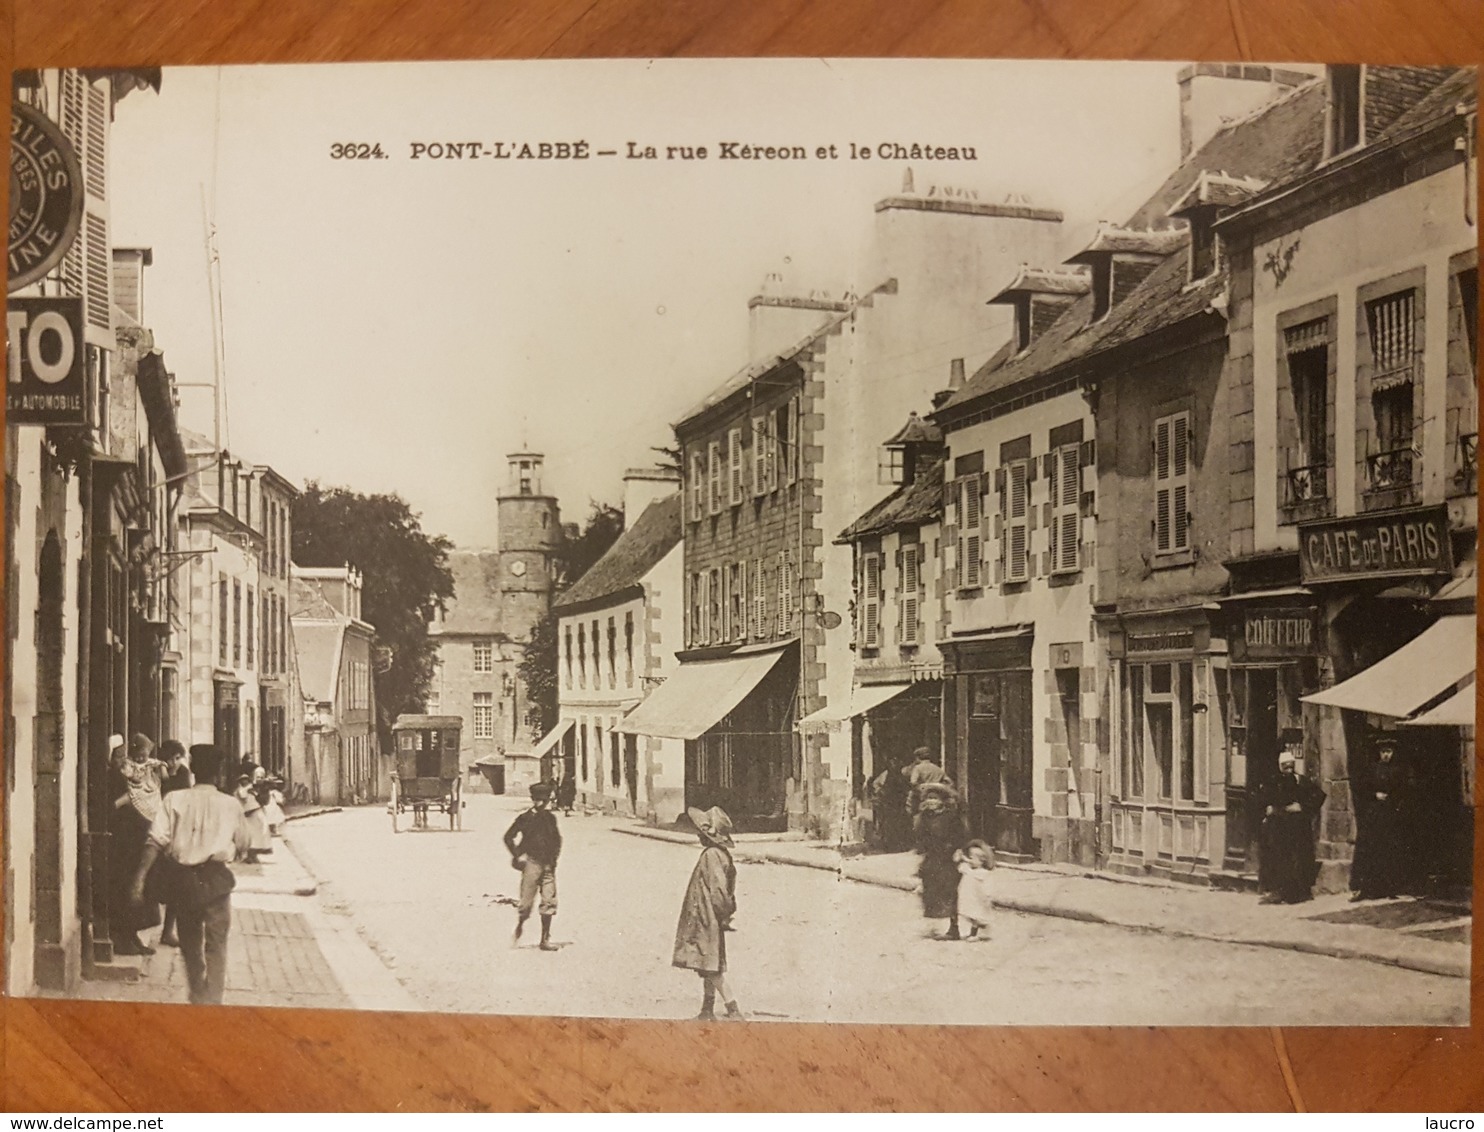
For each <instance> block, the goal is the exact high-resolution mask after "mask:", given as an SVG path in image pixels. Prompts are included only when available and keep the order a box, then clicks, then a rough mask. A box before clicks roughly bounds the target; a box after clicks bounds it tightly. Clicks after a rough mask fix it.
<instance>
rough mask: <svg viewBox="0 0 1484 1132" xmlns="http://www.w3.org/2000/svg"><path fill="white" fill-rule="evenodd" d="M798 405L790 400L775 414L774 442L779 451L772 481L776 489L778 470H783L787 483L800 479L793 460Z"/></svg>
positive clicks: (775, 458) (775, 460)
mask: <svg viewBox="0 0 1484 1132" xmlns="http://www.w3.org/2000/svg"><path fill="white" fill-rule="evenodd" d="M797 404H798V403H797V402H796V401H794V400H792V399H790V400H789V402H788V404H786V405H780V406H779V407H778V409H777V410H776V411H775V412H774V413H773V442H774V445H775V446H776V447H777V449H778V454H777V455H776V456H775V457H774V462H775V471H774V473H773V481H772V486H774V487H776V486H777V483H778V472H777V470H776V469H782V471H783V479H784V482H786V483H793V482H794V480H796V479H797V478H798V474H797V472H796V471H795V470H794V459H793V457H794V447H795V446H794V442H793V435H794V434H793V423H794V410H795V409H796V407H797Z"/></svg>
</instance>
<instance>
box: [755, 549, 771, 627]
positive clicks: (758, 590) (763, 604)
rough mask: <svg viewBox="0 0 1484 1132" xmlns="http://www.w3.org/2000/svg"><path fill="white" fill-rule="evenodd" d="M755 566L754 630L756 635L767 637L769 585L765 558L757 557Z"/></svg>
mask: <svg viewBox="0 0 1484 1132" xmlns="http://www.w3.org/2000/svg"><path fill="white" fill-rule="evenodd" d="M754 566H755V568H756V569H755V574H754V583H753V587H752V605H753V628H752V632H753V635H754V636H757V637H766V636H767V635H768V587H767V579H766V577H765V576H764V573H763V560H762V559H761V558H759V559H757V560H756V561H755V563H754Z"/></svg>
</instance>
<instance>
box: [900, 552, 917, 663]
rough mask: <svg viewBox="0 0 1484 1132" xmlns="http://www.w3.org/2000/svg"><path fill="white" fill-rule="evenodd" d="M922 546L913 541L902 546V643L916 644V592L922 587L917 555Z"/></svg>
mask: <svg viewBox="0 0 1484 1132" xmlns="http://www.w3.org/2000/svg"><path fill="white" fill-rule="evenodd" d="M921 551H922V548H921V547H920V546H918V545H916V544H915V543H914V544H912V545H910V546H904V547H902V593H901V606H902V644H904V645H915V644H917V619H918V608H919V600H918V593H919V591H920V590H921V588H922V571H921V568H920V563H919V562H918V555H919V554H920V553H921Z"/></svg>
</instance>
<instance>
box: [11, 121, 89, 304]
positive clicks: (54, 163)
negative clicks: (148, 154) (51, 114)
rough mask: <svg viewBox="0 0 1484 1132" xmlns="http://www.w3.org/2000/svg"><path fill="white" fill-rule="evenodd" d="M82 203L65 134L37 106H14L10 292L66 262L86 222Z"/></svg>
mask: <svg viewBox="0 0 1484 1132" xmlns="http://www.w3.org/2000/svg"><path fill="white" fill-rule="evenodd" d="M82 198H83V184H82V170H81V168H80V167H79V166H78V163H77V154H75V153H74V152H73V150H72V146H71V145H70V144H69V143H68V141H67V139H66V138H65V137H63V136H62V132H61V131H60V130H58V129H57V127H56V126H55V125H54V124H53V123H52V121H51V120H50V119H49V118H47V117H46V116H45V115H43V114H42V113H41V112H40V111H38V110H36V109H35V108H34V107H31V106H27V105H25V104H24V103H21V102H12V103H11V105H10V263H9V267H10V271H9V284H8V292H15V291H18V290H20V289H21V288H22V287H26V286H29V285H30V284H32V283H34V282H36V280H38V279H40V278H41V277H42V276H43V275H45V274H46V273H47V272H48V271H50V270H51V269H52V268H54V267H56V266H57V264H59V263H61V262H62V257H63V256H64V255H66V254H67V249H68V248H70V247H71V246H72V241H73V240H75V239H76V238H77V229H78V226H79V225H80V224H81V223H82V203H83V201H82Z"/></svg>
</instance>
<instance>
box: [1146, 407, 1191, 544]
mask: <svg viewBox="0 0 1484 1132" xmlns="http://www.w3.org/2000/svg"><path fill="white" fill-rule="evenodd" d="M1189 519H1190V414H1189V413H1188V412H1186V413H1174V414H1172V415H1171V416H1168V417H1161V418H1160V419H1159V420H1157V421H1156V422H1155V424H1154V549H1155V551H1156V552H1157V553H1160V554H1169V553H1171V552H1173V551H1177V550H1186V549H1188V548H1189V547H1190V521H1189Z"/></svg>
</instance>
